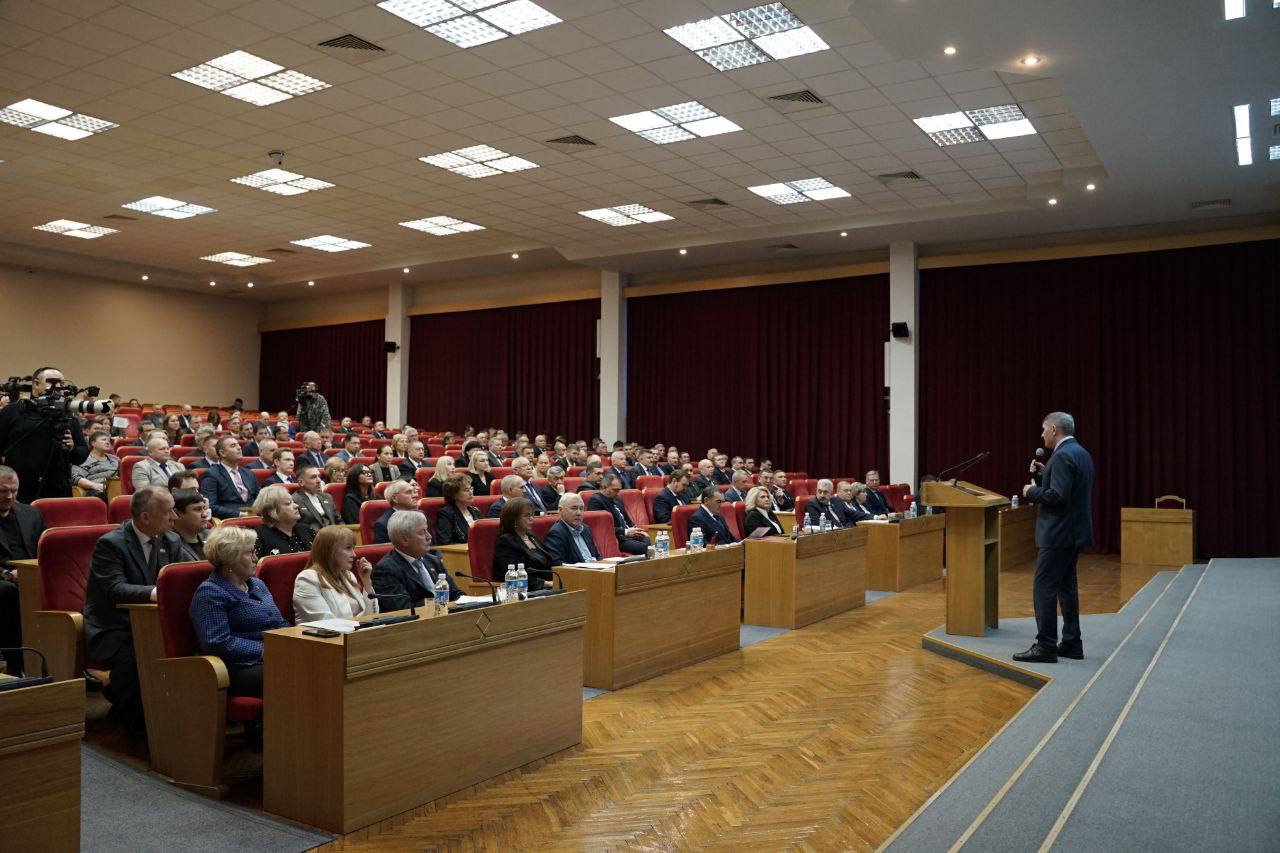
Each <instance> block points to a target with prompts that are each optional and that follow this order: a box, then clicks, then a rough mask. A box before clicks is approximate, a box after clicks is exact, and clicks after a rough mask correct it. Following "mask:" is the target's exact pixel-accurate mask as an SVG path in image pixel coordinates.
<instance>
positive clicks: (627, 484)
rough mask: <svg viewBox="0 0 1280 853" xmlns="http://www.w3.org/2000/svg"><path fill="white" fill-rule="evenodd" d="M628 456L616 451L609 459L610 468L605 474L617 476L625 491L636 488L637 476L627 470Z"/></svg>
mask: <svg viewBox="0 0 1280 853" xmlns="http://www.w3.org/2000/svg"><path fill="white" fill-rule="evenodd" d="M626 464H627V454H626V453H624V452H623V451H621V450H615V451H614V452H613V454H612V455H611V456H610V457H609V468H608V470H606V471H605V472H604V473H606V474H613V475H615V476H617V478H618V480H619V482H621V484H622V488H624V489H634V488H635V487H636V475H635V474H633V473H631V472H630V471H628V470H627V468H626Z"/></svg>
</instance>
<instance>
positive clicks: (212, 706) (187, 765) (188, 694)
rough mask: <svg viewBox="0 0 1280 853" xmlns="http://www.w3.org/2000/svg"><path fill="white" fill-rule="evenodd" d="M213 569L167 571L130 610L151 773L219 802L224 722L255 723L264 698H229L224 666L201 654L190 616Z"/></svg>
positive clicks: (185, 566) (179, 566)
mask: <svg viewBox="0 0 1280 853" xmlns="http://www.w3.org/2000/svg"><path fill="white" fill-rule="evenodd" d="M211 570H212V566H210V565H209V563H206V562H199V563H171V564H169V565H168V566H165V567H164V568H163V569H161V570H160V576H159V578H157V580H156V603H155V604H154V605H132V606H130V608H129V614H130V619H131V622H132V625H133V642H134V648H135V650H136V651H137V655H138V674H139V676H140V680H141V682H142V696H143V702H144V705H145V708H146V713H147V745H148V746H149V748H150V752H151V766H152V768H153V769H154V770H156V771H157V772H158V773H160V774H161V775H163V776H166V777H168V779H169V780H170V781H171V782H173V783H174V784H176V785H180V786H182V787H183V788H188V789H191V790H195V791H199V792H200V793H203V794H207V795H209V796H214V797H222V796H224V795H225V794H226V792H227V786H226V785H225V784H223V781H222V755H223V747H224V740H225V739H226V732H227V722H228V721H232V722H250V721H257V720H261V719H262V700H261V699H258V698H254V697H249V696H228V695H227V685H228V683H229V677H228V675H227V666H226V664H225V663H223V662H222V660H221V659H220V658H217V657H214V656H213V655H201V654H199V647H198V645H197V643H196V634H195V629H194V627H193V626H192V624H191V618H190V616H188V611H189V610H190V608H191V600H192V599H193V598H194V597H195V594H196V590H197V589H198V588H199V587H200V584H201V583H203V582H204V581H205V579H206V578H208V577H209V572H210V571H211Z"/></svg>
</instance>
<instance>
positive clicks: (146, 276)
mask: <svg viewBox="0 0 1280 853" xmlns="http://www.w3.org/2000/svg"><path fill="white" fill-rule="evenodd" d="M150 278H151V276H149V275H144V276H143V277H142V280H143V281H148V280H150Z"/></svg>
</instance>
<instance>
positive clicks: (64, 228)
mask: <svg viewBox="0 0 1280 853" xmlns="http://www.w3.org/2000/svg"><path fill="white" fill-rule="evenodd" d="M32 228H33V229H34V230H36V231H48V232H49V233H50V234H61V235H62V236H63V237H79V238H80V239H81V240H96V239H97V238H99V237H105V236H107V235H108V234H118V233H119V229H116V228H107V227H106V226H103V225H90V224H89V223H87V222H77V221H75V220H74V219H55V220H53V221H52V222H46V223H45V224H43V225H33V226H32Z"/></svg>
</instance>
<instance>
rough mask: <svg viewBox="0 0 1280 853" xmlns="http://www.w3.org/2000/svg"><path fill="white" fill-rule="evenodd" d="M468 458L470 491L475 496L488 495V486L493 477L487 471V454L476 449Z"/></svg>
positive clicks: (488, 466)
mask: <svg viewBox="0 0 1280 853" xmlns="http://www.w3.org/2000/svg"><path fill="white" fill-rule="evenodd" d="M468 458H469V459H470V462H469V464H468V465H467V476H469V477H470V478H471V491H472V492H473V493H475V494H477V495H487V494H489V484H490V483H492V482H493V481H494V476H493V473H492V472H491V471H490V470H489V468H490V465H489V454H488V452H487V451H485V450H483V449H481V448H476V449H475V450H473V451H471V456H470V457H468Z"/></svg>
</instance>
